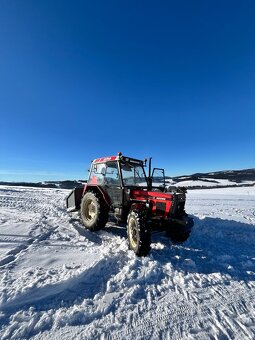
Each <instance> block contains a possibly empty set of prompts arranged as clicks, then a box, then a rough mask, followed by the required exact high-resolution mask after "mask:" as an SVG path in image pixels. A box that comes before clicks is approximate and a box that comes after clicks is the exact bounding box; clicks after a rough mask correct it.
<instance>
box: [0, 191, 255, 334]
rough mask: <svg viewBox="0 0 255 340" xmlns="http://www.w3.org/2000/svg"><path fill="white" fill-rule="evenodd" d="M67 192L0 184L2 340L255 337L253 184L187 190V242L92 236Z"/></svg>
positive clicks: (110, 230)
mask: <svg viewBox="0 0 255 340" xmlns="http://www.w3.org/2000/svg"><path fill="white" fill-rule="evenodd" d="M68 192H69V191H67V190H59V189H38V188H25V187H7V186H0V338H1V339H22V338H33V339H60V338H61V339H95V338H100V337H101V338H102V339H108V338H109V339H121V340H122V339H151V338H153V339H254V338H255V187H247V188H226V189H206V190H194V191H190V192H189V193H188V195H187V212H188V213H189V214H191V215H193V216H194V221H195V226H194V228H193V231H192V234H191V237H190V239H189V240H188V241H187V242H185V243H183V244H172V243H171V242H170V241H169V239H168V238H167V237H166V236H165V234H164V233H163V232H158V233H155V234H153V236H152V241H153V243H152V250H151V253H150V255H149V256H148V257H144V258H138V257H136V256H135V255H134V254H133V252H131V251H129V250H128V246H127V238H126V230H125V229H123V228H120V227H116V226H114V225H113V224H112V223H108V224H107V226H106V228H105V230H103V231H99V232H97V233H92V232H90V231H87V230H85V229H84V228H83V226H82V224H81V223H80V220H79V216H78V214H77V213H72V214H70V213H67V212H66V209H65V200H64V199H65V196H66V195H67V193H68Z"/></svg>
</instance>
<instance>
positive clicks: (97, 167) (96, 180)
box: [88, 163, 106, 185]
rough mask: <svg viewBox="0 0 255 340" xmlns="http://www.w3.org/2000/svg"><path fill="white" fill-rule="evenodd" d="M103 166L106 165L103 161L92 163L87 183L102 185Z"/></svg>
mask: <svg viewBox="0 0 255 340" xmlns="http://www.w3.org/2000/svg"><path fill="white" fill-rule="evenodd" d="M105 167H106V165H105V164H104V163H98V164H93V165H92V170H91V173H90V176H89V179H88V184H97V185H102V184H103V182H104V172H105Z"/></svg>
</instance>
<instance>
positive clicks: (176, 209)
mask: <svg viewBox="0 0 255 340" xmlns="http://www.w3.org/2000/svg"><path fill="white" fill-rule="evenodd" d="M184 207H185V195H184V194H183V195H178V194H177V195H174V199H173V204H172V207H171V210H170V215H171V216H173V217H179V216H182V215H183V214H184Z"/></svg>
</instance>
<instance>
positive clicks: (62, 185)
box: [0, 180, 86, 189]
mask: <svg viewBox="0 0 255 340" xmlns="http://www.w3.org/2000/svg"><path fill="white" fill-rule="evenodd" d="M85 183H86V181H83V180H78V181H74V180H65V181H45V182H37V183H34V182H0V185H11V186H24V187H36V188H58V189H73V188H75V187H83V186H84V184H85Z"/></svg>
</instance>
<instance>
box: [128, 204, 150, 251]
mask: <svg viewBox="0 0 255 340" xmlns="http://www.w3.org/2000/svg"><path fill="white" fill-rule="evenodd" d="M127 234H128V244H129V249H131V250H133V251H134V252H135V254H136V255H137V256H146V255H148V253H149V252H150V248H151V233H150V230H149V227H148V224H147V222H146V218H145V217H144V215H143V214H142V213H141V212H138V211H131V212H130V213H129V215H128V218H127Z"/></svg>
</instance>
